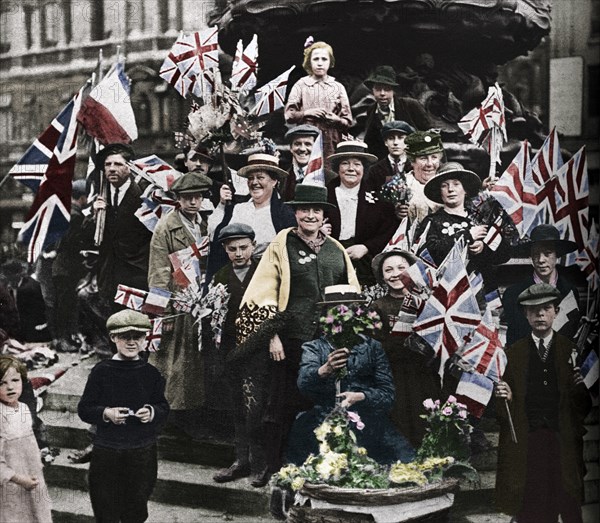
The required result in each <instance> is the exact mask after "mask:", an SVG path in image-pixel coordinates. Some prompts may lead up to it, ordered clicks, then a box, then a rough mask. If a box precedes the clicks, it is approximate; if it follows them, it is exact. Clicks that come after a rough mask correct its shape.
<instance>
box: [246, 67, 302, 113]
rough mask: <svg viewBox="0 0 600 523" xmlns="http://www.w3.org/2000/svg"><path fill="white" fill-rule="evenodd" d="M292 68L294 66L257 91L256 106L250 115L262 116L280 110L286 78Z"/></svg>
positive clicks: (282, 103) (285, 87)
mask: <svg viewBox="0 0 600 523" xmlns="http://www.w3.org/2000/svg"><path fill="white" fill-rule="evenodd" d="M294 67H296V66H295V65H293V66H292V67H290V68H289V69H288V70H287V71H285V72H283V73H281V74H280V75H279V76H278V77H277V78H275V79H274V80H271V81H270V82H269V83H268V84H266V85H263V86H262V87H261V88H260V89H258V91H257V92H256V95H255V96H256V105H255V106H254V107H253V108H252V110H251V111H250V114H255V115H256V116H262V115H263V114H269V113H272V112H273V111H277V109H281V108H282V107H283V106H284V105H285V94H286V91H287V85H288V78H289V76H290V73H291V72H292V69H294Z"/></svg>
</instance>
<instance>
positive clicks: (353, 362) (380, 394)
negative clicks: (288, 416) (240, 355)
mask: <svg viewBox="0 0 600 523" xmlns="http://www.w3.org/2000/svg"><path fill="white" fill-rule="evenodd" d="M340 287H344V286H340V285H338V286H335V287H334V288H331V289H330V288H328V289H326V301H325V302H324V304H326V305H329V306H330V308H329V309H328V310H327V313H326V314H325V316H323V317H322V318H321V320H320V322H321V326H322V327H323V331H324V335H323V336H322V337H320V338H318V339H316V340H313V341H309V342H307V343H305V344H304V345H303V346H302V361H301V364H300V371H299V374H298V388H299V389H300V392H301V393H302V394H303V395H304V396H306V397H307V398H309V399H310V400H311V401H313V402H314V403H315V406H314V407H313V408H312V409H311V410H309V411H307V412H304V413H302V414H301V415H300V416H299V417H298V418H297V419H296V421H295V423H294V427H293V429H292V433H291V436H290V443H289V447H288V453H287V457H288V461H290V462H292V463H296V464H300V463H302V462H303V461H304V460H305V459H306V457H307V456H308V455H309V454H310V453H311V452H312V453H314V454H317V453H318V451H319V448H318V444H317V441H316V439H315V438H314V437H313V434H312V433H313V431H314V430H315V428H316V427H318V426H319V425H320V424H321V423H322V422H323V420H324V419H325V418H326V417H327V415H328V414H329V413H330V411H331V410H332V409H333V408H334V406H335V405H336V402H340V406H341V407H342V408H345V409H348V414H349V416H351V417H352V418H354V420H355V421H356V429H357V430H356V431H355V434H356V437H357V444H358V445H360V446H362V447H364V448H365V449H366V451H367V453H368V455H369V456H370V457H372V458H373V459H374V460H375V461H377V462H379V463H392V462H394V461H396V460H402V461H403V462H408V461H412V460H413V459H414V455H415V454H414V450H413V447H412V446H411V445H410V444H409V442H408V441H407V440H406V439H405V438H404V437H403V436H402V435H401V434H400V433H398V432H397V431H396V429H395V428H394V426H393V425H392V423H391V422H390V420H389V418H388V413H389V409H390V408H391V406H392V405H393V403H394V383H393V379H392V374H391V371H390V366H389V363H388V361H387V358H386V356H385V353H384V351H383V349H382V347H381V343H379V342H378V341H376V340H374V339H373V338H371V337H370V334H371V333H372V332H373V330H375V329H379V328H381V321H380V320H379V316H378V315H377V313H376V312H375V311H373V310H369V309H367V308H366V307H365V306H364V305H363V304H362V303H363V302H364V301H365V300H364V299H363V297H362V296H361V295H359V294H358V293H356V292H352V291H349V290H347V289H346V290H345V291H344V289H340ZM342 291H343V294H342ZM321 430H326V429H323V427H321ZM317 436H318V435H317Z"/></svg>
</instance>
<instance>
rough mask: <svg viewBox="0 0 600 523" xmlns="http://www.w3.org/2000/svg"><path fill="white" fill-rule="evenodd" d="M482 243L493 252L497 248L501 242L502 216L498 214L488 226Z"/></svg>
mask: <svg viewBox="0 0 600 523" xmlns="http://www.w3.org/2000/svg"><path fill="white" fill-rule="evenodd" d="M483 243H484V244H485V245H487V246H488V247H489V248H490V249H491V250H492V251H494V252H495V251H496V250H498V247H499V246H500V244H501V243H502V216H498V217H497V218H496V219H495V220H494V221H493V222H492V224H491V225H490V226H489V228H488V231H487V233H486V235H485V237H484V238H483Z"/></svg>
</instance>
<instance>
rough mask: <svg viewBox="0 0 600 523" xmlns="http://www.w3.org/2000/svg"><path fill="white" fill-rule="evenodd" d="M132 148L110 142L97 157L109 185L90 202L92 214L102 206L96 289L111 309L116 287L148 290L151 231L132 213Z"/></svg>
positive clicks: (136, 199)
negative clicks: (122, 285)
mask: <svg viewBox="0 0 600 523" xmlns="http://www.w3.org/2000/svg"><path fill="white" fill-rule="evenodd" d="M133 154H134V153H133V149H132V148H131V147H130V146H129V145H126V144H119V143H117V144H109V145H107V146H106V147H105V148H104V149H102V150H101V151H100V152H99V153H98V156H97V164H98V165H99V166H100V168H101V169H103V171H104V177H105V178H106V180H107V181H108V188H107V191H106V192H105V193H104V194H101V195H99V196H98V197H97V198H96V201H95V202H94V204H93V209H94V216H95V217H97V216H98V211H100V210H101V209H104V210H105V212H106V219H105V225H104V235H103V237H102V240H101V243H100V245H99V259H98V267H97V269H98V292H99V294H100V297H101V298H102V299H103V300H104V301H105V302H106V303H107V304H110V307H111V309H112V312H115V311H118V310H119V309H121V308H122V307H121V306H119V305H117V304H116V303H114V297H115V293H116V291H117V286H118V285H119V284H120V283H122V284H124V285H127V286H129V287H135V288H138V289H147V288H148V286H147V277H148V256H149V251H150V239H151V238H152V233H151V232H150V231H149V230H148V229H146V227H145V226H144V225H143V224H142V223H141V222H140V221H139V220H138V218H137V216H135V211H137V210H138V208H139V207H140V205H141V203H142V202H141V200H140V196H141V194H142V190H141V188H140V187H139V186H138V184H137V183H135V181H134V180H133V178H132V176H131V173H130V170H129V166H128V164H127V163H128V162H129V161H130V160H131V159H132V158H133Z"/></svg>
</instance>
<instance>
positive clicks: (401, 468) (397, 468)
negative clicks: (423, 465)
mask: <svg viewBox="0 0 600 523" xmlns="http://www.w3.org/2000/svg"><path fill="white" fill-rule="evenodd" d="M389 479H390V481H391V482H392V483H397V484H402V483H416V484H417V485H425V484H427V478H426V477H425V475H424V474H423V473H422V472H420V471H419V470H417V468H416V467H415V465H413V464H411V463H400V462H398V463H394V464H393V465H392V466H391V467H390V474H389Z"/></svg>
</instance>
